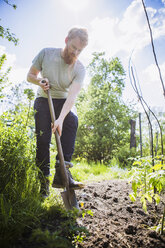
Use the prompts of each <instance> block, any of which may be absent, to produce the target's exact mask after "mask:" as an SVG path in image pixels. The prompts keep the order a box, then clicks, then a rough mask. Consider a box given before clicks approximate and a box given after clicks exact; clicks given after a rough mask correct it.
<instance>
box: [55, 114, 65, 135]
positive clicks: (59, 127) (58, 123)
mask: <svg viewBox="0 0 165 248" xmlns="http://www.w3.org/2000/svg"><path fill="white" fill-rule="evenodd" d="M62 126H63V121H62V120H61V119H59V118H58V119H57V120H56V121H55V122H54V124H52V132H53V133H55V131H56V129H57V131H58V133H59V135H60V136H61V134H62Z"/></svg>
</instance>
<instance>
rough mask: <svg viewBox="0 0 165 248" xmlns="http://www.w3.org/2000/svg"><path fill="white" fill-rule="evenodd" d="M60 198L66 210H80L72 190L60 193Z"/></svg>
mask: <svg viewBox="0 0 165 248" xmlns="http://www.w3.org/2000/svg"><path fill="white" fill-rule="evenodd" d="M61 196H62V199H63V202H64V205H65V207H66V209H68V210H70V209H72V208H74V207H75V208H77V209H80V208H79V204H78V202H77V199H76V194H75V192H74V190H72V189H69V190H65V191H63V192H61Z"/></svg>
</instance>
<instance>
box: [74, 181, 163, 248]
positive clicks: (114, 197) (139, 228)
mask: <svg viewBox="0 0 165 248" xmlns="http://www.w3.org/2000/svg"><path fill="white" fill-rule="evenodd" d="M130 192H131V185H129V184H128V183H127V182H126V181H121V180H120V181H119V180H111V181H103V182H98V183H88V184H87V185H86V187H85V188H84V189H83V190H81V191H77V192H76V193H77V198H78V200H79V201H83V202H84V207H85V209H91V210H92V211H93V213H94V215H93V216H90V215H88V216H87V215H86V216H85V218H84V219H83V218H80V219H79V220H78V223H79V225H82V226H85V227H87V229H88V230H89V232H90V234H91V235H90V236H89V237H88V238H87V239H86V240H85V242H84V243H83V244H79V247H80V248H110V247H112V248H116V247H120V248H127V247H129V248H135V247H136V248H141V247H147V248H150V247H152V248H163V247H165V236H163V237H161V236H160V235H158V234H156V233H155V232H154V231H150V230H148V229H147V227H150V226H154V225H156V224H157V223H158V221H159V219H160V214H161V213H162V209H161V206H159V208H158V213H157V214H156V215H155V211H154V207H153V206H152V205H149V206H148V212H149V215H147V214H145V212H144V211H143V209H142V207H141V204H140V203H137V202H135V203H132V202H131V201H130V199H129V193H130ZM158 218H159V219H158Z"/></svg>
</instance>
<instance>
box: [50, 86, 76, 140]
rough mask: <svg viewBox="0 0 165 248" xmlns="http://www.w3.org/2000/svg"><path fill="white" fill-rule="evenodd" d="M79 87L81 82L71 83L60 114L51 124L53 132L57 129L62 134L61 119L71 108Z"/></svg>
mask: <svg viewBox="0 0 165 248" xmlns="http://www.w3.org/2000/svg"><path fill="white" fill-rule="evenodd" d="M80 89H81V84H79V83H74V82H73V83H72V84H71V86H70V88H69V92H68V97H67V99H66V101H65V103H64V105H63V108H62V110H61V113H60V116H59V117H58V119H57V120H56V121H55V123H54V125H53V128H52V130H53V132H55V131H56V129H57V130H58V133H59V135H60V136H61V134H62V126H63V121H64V119H65V117H66V115H67V114H68V113H69V111H70V110H71V109H72V107H73V105H74V103H75V101H76V97H77V95H78V93H79V92H80Z"/></svg>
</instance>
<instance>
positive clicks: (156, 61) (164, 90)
mask: <svg viewBox="0 0 165 248" xmlns="http://www.w3.org/2000/svg"><path fill="white" fill-rule="evenodd" d="M142 4H143V8H144V12H145V15H146V19H147V23H148V27H149V31H150V38H151V45H152V51H153V54H154V59H155V63H156V66H157V68H158V72H159V77H160V81H161V84H162V88H163V95H164V97H165V86H164V82H163V78H162V74H161V70H160V67H159V64H158V60H157V56H156V52H155V47H154V42H153V36H152V29H151V25H150V22H149V18H148V14H147V10H146V7H145V4H144V1H143V0H142Z"/></svg>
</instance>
